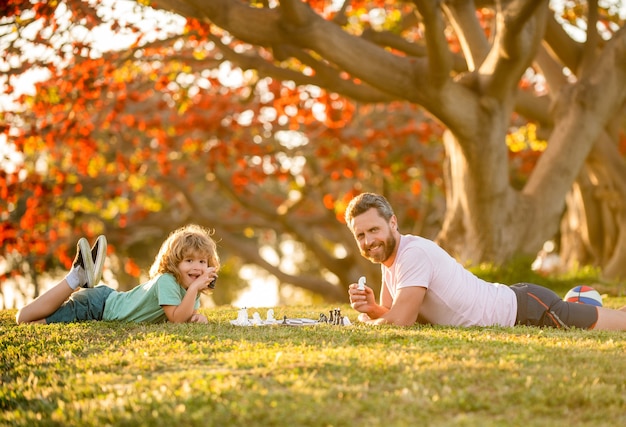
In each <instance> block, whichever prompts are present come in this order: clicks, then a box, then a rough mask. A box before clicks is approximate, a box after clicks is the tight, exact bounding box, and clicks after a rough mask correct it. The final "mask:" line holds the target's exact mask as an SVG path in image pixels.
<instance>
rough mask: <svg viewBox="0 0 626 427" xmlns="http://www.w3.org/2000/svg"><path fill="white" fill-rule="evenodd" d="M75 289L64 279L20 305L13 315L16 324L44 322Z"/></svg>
mask: <svg viewBox="0 0 626 427" xmlns="http://www.w3.org/2000/svg"><path fill="white" fill-rule="evenodd" d="M74 290H75V289H72V288H70V286H69V285H68V283H67V280H66V279H63V280H61V281H60V282H59V283H57V284H56V285H54V286H53V287H52V288H50V289H48V290H47V291H46V292H44V293H43V294H41V295H39V296H38V297H37V298H36V299H35V300H33V301H32V302H30V303H29V304H27V305H25V306H24V307H22V308H21V309H20V310H19V311H18V312H17V316H15V320H16V321H17V323H18V324H21V323H31V322H36V323H46V321H45V319H46V317H48V316H49V315H51V314H52V313H54V312H55V311H56V310H57V309H58V308H59V307H61V304H63V303H64V302H65V301H67V299H68V298H69V297H70V295H72V293H73V292H74Z"/></svg>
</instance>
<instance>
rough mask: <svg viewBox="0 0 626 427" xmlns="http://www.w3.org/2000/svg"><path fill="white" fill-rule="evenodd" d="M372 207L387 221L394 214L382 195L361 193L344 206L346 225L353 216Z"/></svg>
mask: <svg viewBox="0 0 626 427" xmlns="http://www.w3.org/2000/svg"><path fill="white" fill-rule="evenodd" d="M372 208H374V209H376V211H377V212H378V215H380V216H381V217H383V218H385V220H386V221H389V220H390V219H391V217H392V216H393V215H394V213H393V208H392V207H391V205H390V204H389V202H388V201H387V199H385V198H384V197H383V196H381V195H380V194H375V193H361V194H359V195H358V196H356V197H355V198H353V199H352V200H350V203H349V204H348V207H347V208H346V214H345V220H346V224H348V227H349V226H350V223H351V222H352V220H353V219H354V217H356V216H359V215H361V214H362V213H365V212H367V211H368V210H370V209H372Z"/></svg>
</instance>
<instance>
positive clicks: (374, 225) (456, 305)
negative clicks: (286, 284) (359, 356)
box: [345, 193, 626, 330]
mask: <svg viewBox="0 0 626 427" xmlns="http://www.w3.org/2000/svg"><path fill="white" fill-rule="evenodd" d="M345 218H346V224H347V225H348V227H349V228H350V231H352V234H353V235H354V238H355V239H356V242H357V244H358V246H359V249H360V251H361V255H363V256H364V257H365V258H367V259H369V260H370V261H372V262H374V263H380V264H381V269H382V276H383V283H382V290H381V294H380V304H378V303H376V300H375V296H374V292H373V290H372V289H371V288H369V287H367V286H366V287H365V289H364V290H359V289H358V285H357V284H354V283H353V284H352V285H350V287H349V290H348V292H349V295H350V303H351V305H352V308H354V309H355V310H357V311H359V312H360V313H361V314H360V315H359V320H360V321H362V322H365V323H371V324H393V325H401V326H409V325H413V324H414V323H415V322H419V323H428V324H435V325H449V326H492V325H500V326H513V325H534V326H549V327H556V328H569V327H577V328H583V329H598V330H626V307H623V308H621V309H620V310H613V309H608V308H604V307H596V306H593V305H586V304H578V303H570V302H566V301H563V300H562V299H561V298H560V297H559V296H558V295H557V294H555V293H554V292H552V291H551V290H549V289H547V288H544V287H542V286H538V285H534V284H530V283H520V284H516V285H513V286H510V287H509V286H505V285H502V284H499V283H489V282H486V281H484V280H482V279H479V278H478V277H476V276H475V275H474V274H472V273H471V272H469V271H468V270H466V269H465V268H463V266H461V265H460V264H459V263H458V262H457V261H456V260H455V259H454V258H452V257H451V256H450V255H448V253H446V252H445V251H444V250H443V249H442V248H440V247H439V246H438V245H437V244H435V243H434V242H432V241H430V240H428V239H424V238H422V237H418V236H413V235H410V234H405V235H403V234H400V232H399V231H398V220H397V218H396V216H395V214H394V212H393V209H392V208H391V206H390V205H389V202H388V201H387V200H386V199H385V198H384V197H383V196H380V195H378V194H373V193H364V194H361V195H359V196H357V197H355V198H354V199H353V200H352V201H351V202H350V204H349V205H348V208H347V209H346V214H345Z"/></svg>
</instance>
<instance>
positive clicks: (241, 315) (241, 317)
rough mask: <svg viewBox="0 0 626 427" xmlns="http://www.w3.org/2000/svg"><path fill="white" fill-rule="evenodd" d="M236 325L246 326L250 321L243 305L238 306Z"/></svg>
mask: <svg viewBox="0 0 626 427" xmlns="http://www.w3.org/2000/svg"><path fill="white" fill-rule="evenodd" d="M235 322H236V323H235V324H236V325H238V326H248V325H249V324H250V322H249V321H248V309H247V308H245V307H243V308H240V309H239V311H238V312H237V320H236V321H235Z"/></svg>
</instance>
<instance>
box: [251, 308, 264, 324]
mask: <svg viewBox="0 0 626 427" xmlns="http://www.w3.org/2000/svg"><path fill="white" fill-rule="evenodd" d="M262 324H263V321H262V320H261V315H260V314H259V312H258V311H255V312H254V314H253V315H252V326H260V325H262Z"/></svg>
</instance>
